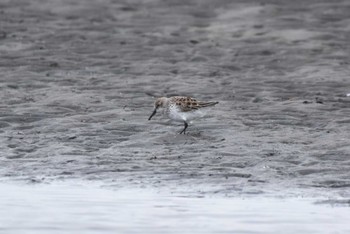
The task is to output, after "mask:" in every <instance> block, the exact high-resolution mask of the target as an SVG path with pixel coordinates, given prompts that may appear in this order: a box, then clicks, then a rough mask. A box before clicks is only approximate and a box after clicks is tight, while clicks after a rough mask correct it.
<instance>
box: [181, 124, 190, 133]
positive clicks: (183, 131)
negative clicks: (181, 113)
mask: <svg viewBox="0 0 350 234" xmlns="http://www.w3.org/2000/svg"><path fill="white" fill-rule="evenodd" d="M184 124H185V127H184V129H183V130H182V131H181V132H180V134H182V133H183V134H186V128H187V127H188V123H187V122H186V121H184Z"/></svg>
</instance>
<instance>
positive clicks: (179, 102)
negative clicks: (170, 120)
mask: <svg viewBox="0 0 350 234" xmlns="http://www.w3.org/2000/svg"><path fill="white" fill-rule="evenodd" d="M174 102H175V104H176V106H177V107H178V108H179V109H180V110H181V111H183V112H188V111H193V110H198V109H199V108H200V107H201V106H200V102H198V101H197V100H196V99H194V98H191V97H174Z"/></svg>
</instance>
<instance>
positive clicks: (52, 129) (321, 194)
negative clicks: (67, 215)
mask: <svg viewBox="0 0 350 234" xmlns="http://www.w3.org/2000/svg"><path fill="white" fill-rule="evenodd" d="M349 42H350V2H349V1H347V0H339V1H326V0H310V1H301V0H296V1H287V0H280V1H274V0H266V1H262V0H248V1H243V0H234V1H229V0H218V1H209V0H196V1H195V0H193V1H192V0H191V1H180V0H169V1H160V0H148V1H134V0H98V1H92V0H85V1H74V0H48V1H40V0H31V1H27V0H15V1H12V0H3V1H1V2H0V153H1V155H0V184H1V186H0V188H1V187H2V188H4V190H7V189H9V190H8V191H15V190H16V189H13V188H12V187H11V186H15V187H16V186H19V187H18V189H23V191H24V192H23V194H26V192H25V191H28V189H29V188H30V186H32V187H31V188H32V189H33V191H42V192H43V193H44V194H47V196H48V197H47V199H49V200H48V203H40V202H37V203H36V201H38V200H31V201H33V204H38V206H40V205H43V204H48V206H51V200H55V199H58V200H59V198H57V197H55V196H56V195H55V196H51V195H52V193H50V191H51V190H50V188H51V187H50V186H55V184H57V183H63V184H65V183H67V184H69V185H67V186H68V188H67V190H66V191H71V190H70V189H72V187H74V186H71V187H70V185H71V184H72V183H73V184H74V183H75V182H74V181H79V183H78V184H84V183H86V184H87V188H85V189H86V190H84V189H83V191H80V190H79V191H78V192H76V193H77V194H84V193H85V192H84V191H88V190H89V189H90V188H89V184H94V186H95V185H96V184H98V185H99V187H103V189H104V188H106V189H107V190H106V191H109V192H110V191H113V192H116V193H118V191H119V190H121V191H125V190H126V191H135V190H136V191H142V190H144V191H145V193H146V194H148V193H149V191H152V194H153V192H154V193H155V194H158V193H162V194H164V193H166V194H170V195H171V196H172V197H171V198H167V199H170V200H167V202H169V203H167V205H169V204H172V202H173V201H172V200H171V199H177V198H179V197H186V198H187V199H195V198H196V199H199V200H198V202H199V203H198V204H201V202H202V201H201V200H200V199H209V198H208V197H215V199H219V200H217V202H218V203H217V204H219V205H218V207H221V206H222V204H223V203H225V202H228V203H230V202H232V206H235V204H238V203H240V200H239V199H243V200H244V199H245V198H249V199H272V200H267V201H268V202H266V203H264V202H263V204H272V203H269V202H271V201H273V204H275V205H271V207H274V206H277V207H283V205H282V206H279V205H278V204H279V202H282V201H276V200H275V199H282V200H283V199H287V200H288V199H289V200H288V201H290V202H291V203H289V205H290V207H292V206H293V204H294V203H293V202H295V200H294V199H297V198H298V199H299V198H307V199H309V200H308V201H310V199H311V201H310V202H306V201H301V203H298V204H299V205H300V204H304V203H303V202H306V203H307V204H308V205H310V206H308V207H309V208H310V210H313V209H323V208H325V206H324V205H325V204H326V205H327V207H328V208H329V209H330V212H334V210H333V211H332V209H333V208H332V207H334V206H341V207H342V208H344V207H347V208H348V209H349V204H350V95H347V94H350V69H349V67H350V43H349ZM173 95H185V96H192V97H194V98H196V99H199V100H203V101H218V102H219V104H218V105H216V106H215V107H214V108H211V109H208V112H207V115H206V116H205V117H204V118H201V119H197V120H195V121H193V122H192V123H190V126H189V128H188V129H187V134H186V135H179V134H178V133H179V132H180V131H181V129H182V127H183V125H182V124H181V123H173V122H171V121H169V120H168V119H166V118H164V117H162V116H161V115H156V116H154V117H153V119H152V121H148V117H149V115H150V114H151V113H152V108H153V102H154V100H155V99H154V98H155V97H159V96H173ZM8 184H13V185H8ZM24 185H26V186H27V185H29V188H28V187H26V186H25V188H22V186H24ZM8 186H10V188H9V187H8ZM37 186H39V187H40V189H42V190H40V189H39V190H36V189H37ZM45 186H48V187H47V188H44V187H45ZM63 188H66V187H65V186H63ZM91 189H92V188H91ZM96 189H97V188H96ZM100 189H102V188H100ZM130 189H131V190H130ZM97 190H98V189H97ZM74 191H75V190H74ZM98 191H99V192H96V193H103V194H105V193H104V192H101V191H100V190H98ZM103 191H105V190H103ZM109 192H106V193H108V194H109ZM0 193H1V192H0ZM28 193H29V192H28ZM137 193H138V195H137V196H136V197H135V198H134V199H135V201H141V200H142V199H141V198H142V197H140V196H139V193H142V192H137ZM9 194H11V193H3V194H2V195H1V194H0V196H3V199H5V198H6V199H7V200H6V199H5V200H6V201H9V202H8V204H15V203H16V202H14V201H15V200H12V203H11V201H10V200H11V199H10V198H11V195H9ZM50 194H51V195H50ZM59 194H60V193H59ZM64 194H65V193H64V191H62V201H66V200H65V196H66V195H64ZM73 194H75V192H73ZM121 194H122V195H120V196H121V199H122V200H123V199H124V198H127V197H128V196H130V194H131V193H129V192H121ZM101 196H102V198H103V197H104V195H101ZM106 196H107V195H106ZM44 197H45V196H44ZM78 197H79V196H78V195H77V196H76V200H77V201H78V200H79V199H78ZM151 197H152V198H154V201H157V200H158V198H159V197H158V196H153V195H152V196H151ZM161 197H163V195H162V196H161ZM105 198H106V199H107V201H106V202H110V203H113V202H115V200H113V199H110V197H109V195H108V196H107V197H105ZM9 199H10V200H9ZM50 199H51V200H50ZM87 199H89V198H87ZM130 199H131V198H130ZM213 199H214V198H213ZM220 199H228V200H225V202H223V201H222V200H220ZM230 199H232V200H230ZM29 200H30V199H29ZM29 200H28V201H29ZM68 200H69V202H68V203H64V204H66V206H67V208H68V207H69V205H67V204H71V203H72V201H71V200H70V198H69V199H68ZM97 200H98V199H96V200H95V199H92V200H88V201H91V202H92V203H93V204H95V202H96V201H97ZM180 200H181V199H180ZM123 201H124V200H123ZM128 201H129V202H131V200H128ZM84 202H85V200H84ZM84 202H82V203H79V204H81V208H83V207H84V206H85V205H86V204H85V203H84ZM187 202H189V203H190V202H191V201H190V200H189V201H187ZM276 202H277V203H276ZM297 202H299V200H298V201H297ZM19 203H20V204H22V203H21V202H20V201H19ZM6 204H7V203H6ZM6 204H5V203H0V208H1V207H2V208H1V209H5V208H7V209H9V206H6ZM136 204H139V203H137V202H136ZM152 204H153V205H155V206H156V207H157V206H158V205H159V204H158V203H152ZM185 204H187V203H186V201H185ZM220 204H221V205H220ZM230 204H231V203H230ZM248 204H251V203H248ZM276 204H277V205H276ZM167 205H165V206H167ZM169 206H170V207H172V206H171V205H169ZM248 206H249V205H248ZM300 206H301V207H303V205H300ZM213 207H214V206H212V207H210V206H208V207H204V208H203V209H207V210H206V211H205V210H203V212H207V214H208V215H210V214H214V213H215V212H214V210H215V209H214V208H213ZM296 207H298V205H296ZM317 207H318V208H317ZM320 207H323V208H320ZM102 208H103V207H102ZM102 208H101V209H102ZM192 208H193V207H192V206H191V205H189V206H187V207H186V208H184V209H185V210H186V209H187V210H192V211H193V212H195V211H194V210H193V209H192ZM98 209H100V208H98ZM122 209H125V210H128V208H127V207H122ZM179 209H180V210H181V207H180V208H179ZM257 209H258V210H259V209H260V210H264V208H262V207H260V208H257ZM131 210H132V209H131ZM285 210H286V209H285ZM285 210H283V209H281V210H279V211H278V212H280V213H281V214H282V213H283V212H285ZM236 211H237V212H238V213H239V212H240V209H238V210H236ZM150 212H155V211H154V210H152V209H150ZM169 212H170V213H171V212H172V211H169ZM196 212H197V211H196ZM200 212H202V211H200ZM213 212H214V213H213ZM223 212H226V211H223ZM298 212H299V211H298ZM315 212H317V211H315ZM320 212H321V211H320ZM344 212H349V210H347V211H344ZM44 213H45V212H44ZM190 213H191V212H190ZM321 213H322V212H321ZM2 214H4V213H2ZM13 214H17V215H19V213H16V212H15V213H13ZM97 214H98V212H97ZM107 214H108V213H107ZM111 214H113V212H112V213H111ZM191 214H192V213H191ZM195 214H197V213H193V215H195ZM339 214H347V213H341V212H340V213H339ZM217 215H218V216H220V214H217ZM225 215H226V214H223V216H224V217H230V218H232V219H235V216H225ZM174 216H175V217H181V214H180V213H176V214H174ZM345 216H346V215H344V216H342V217H344V218H343V219H342V217H339V222H341V221H344V223H345V222H346V218H345ZM347 216H348V215H347ZM18 217H19V220H21V219H20V217H24V216H20V215H19V216H18ZM72 217H73V216H72ZM97 217H98V218H101V217H102V219H103V217H105V216H101V217H99V216H96V217H95V218H97ZM212 217H217V216H215V215H213V216H212ZM256 217H265V216H259V214H258V215H257V216H256ZM268 217H270V216H268ZM271 217H277V216H271ZM305 217H307V216H305ZM327 217H328V216H326V218H325V217H323V216H322V217H316V219H315V220H318V218H320V220H327ZM329 217H330V216H329ZM0 218H1V217H0ZM90 218H91V217H90ZM289 218H290V220H292V221H291V223H294V224H297V223H299V221H300V220H299V221H298V220H297V219H293V218H292V217H290V216H289ZM91 219H92V218H91ZM3 220H4V219H3ZM89 220H90V219H89ZM219 220H220V219H217V220H216V221H213V222H218V223H220V222H219ZM235 220H237V219H235ZM274 220H276V219H274V218H271V219H270V221H272V222H273V221H274ZM329 220H331V219H329ZM90 221H91V220H90ZM122 221H123V220H120V222H122ZM164 221H166V220H164ZM177 221H179V220H177ZM202 221H203V220H202ZM241 221H242V220H241ZM169 222H170V224H169V225H170V227H172V226H171V225H173V223H174V222H175V221H174V220H172V221H169ZM237 222H240V221H239V220H238V221H237ZM320 222H321V221H320ZM5 223H7V226H6V225H5V226H1V225H0V233H1V230H7V231H11V230H12V231H13V232H14V233H19V232H18V231H19V230H17V229H11V227H16V225H15V224H14V223H13V222H12V223H11V222H10V221H9V220H7V219H6V222H5ZM63 223H64V222H63ZM242 223H245V221H244V220H243V221H242V222H241V224H242ZM315 223H318V221H317V222H316V221H315ZM325 223H327V222H325ZM329 223H333V221H329ZM106 225H107V224H106ZM102 226H103V225H102ZM107 226H108V225H107ZM5 227H6V228H5ZM28 227H29V226H27V228H28ZM47 227H50V225H49V224H48V226H47ZM52 227H56V226H54V225H53V226H52ZM70 227H71V229H69V230H70V231H72V230H75V229H74V228H75V226H70ZM99 227H100V226H99ZM113 227H114V226H113V225H112V227H111V229H110V230H115V229H113ZM152 227H153V229H152V228H151V229H149V230H151V232H152V230H153V233H156V232H155V231H154V230H163V231H164V229H157V225H155V226H152ZM236 227H237V226H236ZM279 227H281V226H279ZM188 228H190V226H189V227H188ZM328 228H329V229H327V228H326V229H324V230H334V231H337V229H336V228H335V229H332V228H330V227H328ZM339 228H340V229H339V230H342V231H349V229H347V230H346V229H342V226H341V227H340V226H339ZM283 229H284V226H283V227H282V228H281V229H276V230H283ZM23 230H32V229H30V227H29V229H25V228H24V229H23ZM38 230H40V227H37V229H36V228H34V229H33V233H39V232H37V231H38ZM44 230H46V229H44ZM48 230H50V229H48ZM84 230H85V231H88V230H94V229H93V227H92V229H89V228H87V229H84ZM108 230H109V229H108ZM122 230H124V233H135V232H138V231H137V230H134V231H128V230H129V229H122ZM172 230H173V231H174V233H177V231H176V230H178V233H184V232H183V231H184V230H189V229H186V228H185V229H174V228H173V229H172ZM207 230H212V233H215V232H217V231H225V230H226V229H207ZM239 230H241V229H227V230H226V231H236V232H237V233H240V232H239ZM242 230H243V231H242ZM242 230H241V231H242V232H244V231H246V232H249V231H251V232H252V233H272V232H268V230H270V229H266V230H265V229H259V228H257V229H254V228H253V229H251V230H246V229H244V228H243V229H242ZM264 230H265V231H266V232H264ZM291 230H293V231H295V232H291V233H296V231H298V230H299V229H291ZM308 230H309V229H308ZM46 231H47V230H46ZM139 231H140V232H141V231H142V228H140V229H139ZM260 231H262V232H260ZM299 231H300V230H299ZM312 231H315V233H322V232H318V231H319V230H317V229H316V230H314V229H310V232H309V233H313V232H312ZM92 232H93V231H92ZM23 233H29V232H23ZM43 233H45V232H43ZM86 233H88V232H86ZM189 233H195V232H189ZM198 233H200V232H199V231H198ZM202 233H203V232H202ZM276 233H277V232H276ZM299 233H300V232H299ZM325 233H330V232H325ZM334 233H344V232H341V231H340V232H334Z"/></svg>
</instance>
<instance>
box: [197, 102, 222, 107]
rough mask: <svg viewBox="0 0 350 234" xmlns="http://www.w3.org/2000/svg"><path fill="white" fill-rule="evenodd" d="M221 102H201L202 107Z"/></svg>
mask: <svg viewBox="0 0 350 234" xmlns="http://www.w3.org/2000/svg"><path fill="white" fill-rule="evenodd" d="M218 103H219V102H201V103H199V106H200V107H208V106H215V105H216V104H218Z"/></svg>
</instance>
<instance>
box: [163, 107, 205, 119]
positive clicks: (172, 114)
mask: <svg viewBox="0 0 350 234" xmlns="http://www.w3.org/2000/svg"><path fill="white" fill-rule="evenodd" d="M167 115H168V117H169V118H170V119H172V120H174V121H179V122H183V121H191V120H192V119H195V118H198V117H202V116H203V115H204V113H203V112H202V111H200V110H195V111H187V112H182V111H180V110H179V109H178V108H176V107H173V108H170V109H169V110H168V111H167Z"/></svg>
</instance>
